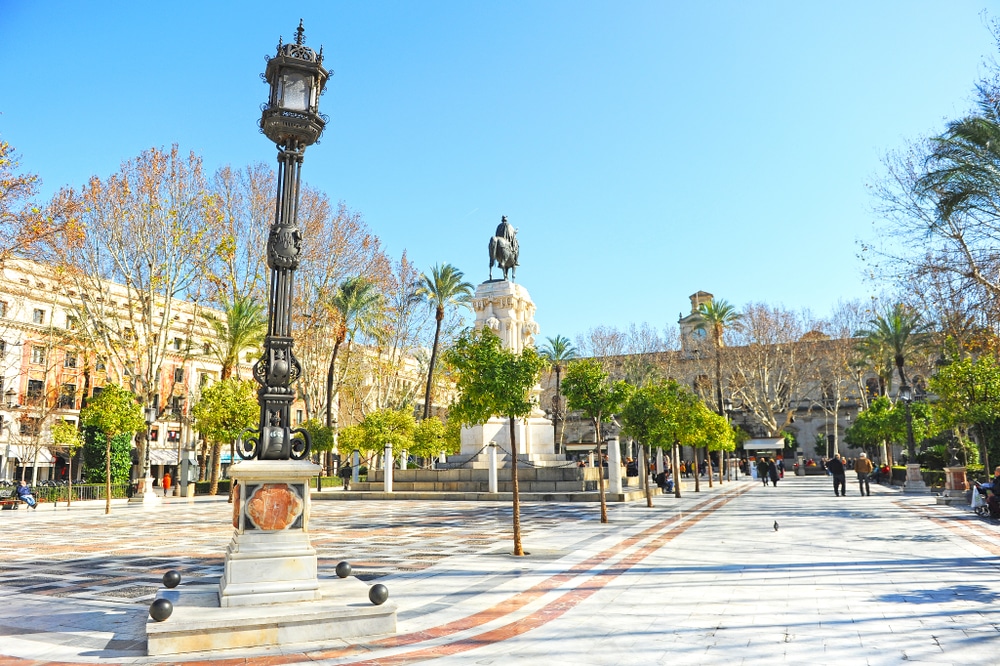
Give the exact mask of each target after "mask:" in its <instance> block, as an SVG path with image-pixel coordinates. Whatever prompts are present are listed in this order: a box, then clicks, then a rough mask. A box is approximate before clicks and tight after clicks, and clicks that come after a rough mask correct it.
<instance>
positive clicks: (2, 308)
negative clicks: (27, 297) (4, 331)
mask: <svg viewBox="0 0 1000 666" xmlns="http://www.w3.org/2000/svg"><path fill="white" fill-rule="evenodd" d="M6 316H7V301H0V317H6Z"/></svg>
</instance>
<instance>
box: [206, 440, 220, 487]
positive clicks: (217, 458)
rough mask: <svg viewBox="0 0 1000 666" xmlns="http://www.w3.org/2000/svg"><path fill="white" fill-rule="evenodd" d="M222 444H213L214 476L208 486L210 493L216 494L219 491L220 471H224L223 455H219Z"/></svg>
mask: <svg viewBox="0 0 1000 666" xmlns="http://www.w3.org/2000/svg"><path fill="white" fill-rule="evenodd" d="M221 449H222V445H221V444H212V478H211V479H210V481H211V485H210V486H209V487H208V494H209V495H215V494H216V493H218V492H219V473H220V472H221V471H222V456H221V455H219V454H220V453H221V452H222V451H221Z"/></svg>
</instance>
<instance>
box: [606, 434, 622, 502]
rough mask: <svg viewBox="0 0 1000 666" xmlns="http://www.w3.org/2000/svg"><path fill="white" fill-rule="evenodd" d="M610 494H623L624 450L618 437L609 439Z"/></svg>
mask: <svg viewBox="0 0 1000 666" xmlns="http://www.w3.org/2000/svg"><path fill="white" fill-rule="evenodd" d="M608 492H609V493H612V494H615V495H620V494H622V492H624V491H623V489H622V450H621V447H620V446H618V438H617V437H609V438H608Z"/></svg>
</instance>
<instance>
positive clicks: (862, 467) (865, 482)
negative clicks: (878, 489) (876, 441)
mask: <svg viewBox="0 0 1000 666" xmlns="http://www.w3.org/2000/svg"><path fill="white" fill-rule="evenodd" d="M854 471H855V472H857V473H858V487H859V488H860V490H861V495H862V496H870V495H871V494H872V488H871V485H870V482H869V477H870V476H871V473H872V461H871V460H869V459H868V455H867V454H865V453H862V454H861V455H860V456H858V459H857V460H856V461H855V463H854Z"/></svg>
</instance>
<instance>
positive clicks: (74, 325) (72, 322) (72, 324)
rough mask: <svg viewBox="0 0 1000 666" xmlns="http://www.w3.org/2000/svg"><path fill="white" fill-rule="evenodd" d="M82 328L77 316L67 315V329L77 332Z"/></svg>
mask: <svg viewBox="0 0 1000 666" xmlns="http://www.w3.org/2000/svg"><path fill="white" fill-rule="evenodd" d="M79 327H80V320H78V319H77V318H76V316H75V315H71V314H68V315H66V328H67V329H68V330H70V331H75V330H76V329H78V328H79Z"/></svg>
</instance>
